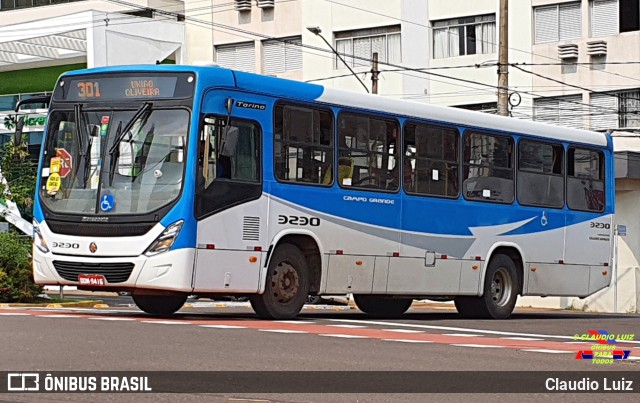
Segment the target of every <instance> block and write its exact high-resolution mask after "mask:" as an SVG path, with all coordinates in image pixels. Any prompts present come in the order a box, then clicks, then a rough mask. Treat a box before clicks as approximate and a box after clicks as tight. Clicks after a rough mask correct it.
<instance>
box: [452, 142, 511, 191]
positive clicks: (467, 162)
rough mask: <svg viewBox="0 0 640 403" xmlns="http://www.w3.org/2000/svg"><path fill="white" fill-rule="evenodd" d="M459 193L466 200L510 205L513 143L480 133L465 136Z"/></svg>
mask: <svg viewBox="0 0 640 403" xmlns="http://www.w3.org/2000/svg"><path fill="white" fill-rule="evenodd" d="M463 162H464V165H463V170H464V172H463V179H464V180H463V182H462V192H463V194H464V197H465V198H466V199H469V200H484V201H495V202H500V203H511V202H512V201H513V196H514V184H513V139H512V138H511V137H504V136H493V135H488V134H482V133H466V134H465V136H464V159H463Z"/></svg>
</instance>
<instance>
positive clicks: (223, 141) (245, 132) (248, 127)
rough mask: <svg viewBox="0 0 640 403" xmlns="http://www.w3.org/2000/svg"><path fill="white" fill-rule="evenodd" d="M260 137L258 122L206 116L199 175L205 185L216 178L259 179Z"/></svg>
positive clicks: (206, 186)
mask: <svg viewBox="0 0 640 403" xmlns="http://www.w3.org/2000/svg"><path fill="white" fill-rule="evenodd" d="M258 142H259V137H258V129H257V127H256V125H254V124H253V123H249V122H243V121H237V120H234V121H231V124H230V125H228V126H227V124H226V118H219V117H206V118H205V120H204V126H203V129H202V132H201V133H200V145H199V157H198V159H199V169H198V177H199V182H200V183H201V185H202V186H203V187H204V188H205V189H206V188H208V187H209V186H211V184H212V183H213V182H214V181H215V180H232V181H240V182H253V183H256V182H259V180H260V178H259V167H260V165H259V161H260V155H259V153H258V151H259V144H258Z"/></svg>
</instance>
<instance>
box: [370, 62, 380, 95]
mask: <svg viewBox="0 0 640 403" xmlns="http://www.w3.org/2000/svg"><path fill="white" fill-rule="evenodd" d="M378 74H380V71H378V52H373V66H372V67H371V93H372V94H377V93H378Z"/></svg>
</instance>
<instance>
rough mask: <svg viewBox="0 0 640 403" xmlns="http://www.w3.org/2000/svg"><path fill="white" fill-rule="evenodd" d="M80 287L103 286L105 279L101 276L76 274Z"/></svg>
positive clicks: (105, 283) (105, 282)
mask: <svg viewBox="0 0 640 403" xmlns="http://www.w3.org/2000/svg"><path fill="white" fill-rule="evenodd" d="M78 281H79V282H80V285H92V286H97V287H100V286H105V285H107V279H106V278H104V276H103V275H102V274H78Z"/></svg>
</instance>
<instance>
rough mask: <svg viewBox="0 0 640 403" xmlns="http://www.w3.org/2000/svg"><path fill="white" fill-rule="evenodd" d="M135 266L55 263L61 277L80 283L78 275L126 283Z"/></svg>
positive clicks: (125, 264)
mask: <svg viewBox="0 0 640 403" xmlns="http://www.w3.org/2000/svg"><path fill="white" fill-rule="evenodd" d="M134 266H135V265H134V264H133V263H130V262H123V263H86V262H62V261H59V260H54V261H53V267H55V268H56V270H57V271H58V274H60V277H62V278H63V279H65V280H68V281H78V274H102V275H103V276H104V277H105V278H106V279H107V281H108V282H109V283H124V282H125V281H127V280H128V279H129V276H131V272H132V271H133V267H134Z"/></svg>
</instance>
